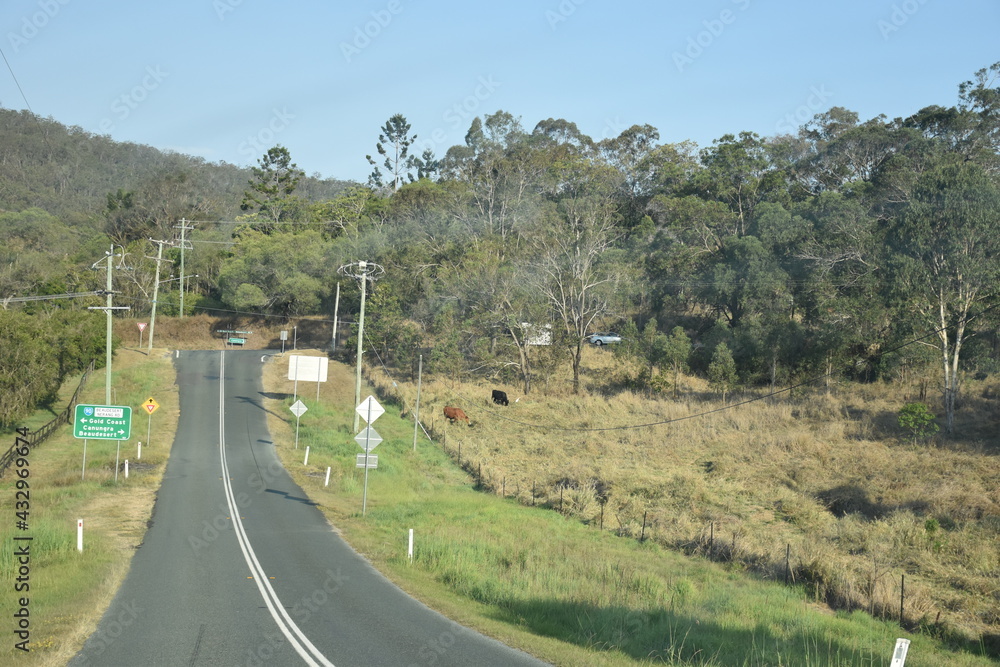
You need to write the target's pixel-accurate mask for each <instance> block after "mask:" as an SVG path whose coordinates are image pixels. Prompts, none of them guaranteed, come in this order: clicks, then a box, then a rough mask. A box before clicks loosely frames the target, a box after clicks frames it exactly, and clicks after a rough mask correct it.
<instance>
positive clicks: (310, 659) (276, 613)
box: [219, 350, 334, 667]
mask: <svg viewBox="0 0 1000 667" xmlns="http://www.w3.org/2000/svg"><path fill="white" fill-rule="evenodd" d="M219 364H220V365H219V456H220V458H221V459H222V485H223V487H224V488H225V490H226V503H227V504H228V505H229V513H230V515H231V516H232V517H233V529H234V530H235V532H236V539H237V540H238V541H239V543H240V549H241V550H242V551H243V558H245V559H246V562H247V566H248V567H249V568H250V574H251V576H252V577H253V580H254V583H256V584H257V590H258V591H260V596H261V597H262V598H263V599H264V604H266V605H267V609H268V611H269V612H271V616H272V617H273V618H274V622H275V623H277V624H278V629H279V630H281V633H282V634H283V635H285V638H286V639H287V640H288V643H289V644H290V645H291V646H292V648H294V649H295V651H296V653H298V654H299V655H300V656H301V657H302V659H303V660H304V661H305V662H306V664H307V665H311V666H313V667H319V666H320V665H322V666H323V667H334V665H333V663H332V662H330V661H329V660H327V659H326V658H325V657H324V656H323V654H322V653H320V651H319V649H317V648H316V647H315V646H313V644H312V642H310V641H309V638H308V637H306V635H305V633H304V632H302V630H301V629H300V628H299V626H297V625H296V624H295V621H293V620H292V619H291V617H290V616H289V615H288V612H287V611H286V610H285V607H284V605H282V604H281V600H279V599H278V595H277V593H275V592H274V589H273V588H272V587H271V582H270V581H268V578H267V575H266V574H265V573H264V568H263V567H262V566H261V564H260V561H258V560H257V554H255V553H254V550H253V547H252V546H251V545H250V539H249V538H248V537H247V534H246V531H245V530H244V529H243V521H242V520H241V519H240V511H239V508H238V507H237V506H236V498H235V496H234V495H233V485H232V484H231V483H230V481H229V465H228V463H227V462H226V419H225V404H226V393H225V379H226V353H225V351H224V350H223V351H222V352H221V361H220V362H219Z"/></svg>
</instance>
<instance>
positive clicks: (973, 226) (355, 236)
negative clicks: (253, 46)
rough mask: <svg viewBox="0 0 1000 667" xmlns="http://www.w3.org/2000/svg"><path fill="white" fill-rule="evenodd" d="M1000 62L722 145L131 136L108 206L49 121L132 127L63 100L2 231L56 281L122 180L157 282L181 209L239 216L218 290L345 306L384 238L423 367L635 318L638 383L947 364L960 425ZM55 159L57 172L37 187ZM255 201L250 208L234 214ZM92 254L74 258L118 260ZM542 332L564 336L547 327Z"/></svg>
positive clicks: (987, 359)
mask: <svg viewBox="0 0 1000 667" xmlns="http://www.w3.org/2000/svg"><path fill="white" fill-rule="evenodd" d="M998 74H1000V63H998V64H997V65H993V66H992V67H990V68H987V69H984V70H981V71H980V72H977V73H975V75H974V77H973V78H972V79H971V80H969V81H967V82H965V83H962V84H961V85H960V86H959V90H958V93H959V94H958V100H957V103H956V104H955V105H953V106H937V105H934V106H928V107H926V108H924V109H922V110H920V111H919V112H917V113H916V114H914V115H912V116H910V117H908V118H895V119H888V118H886V117H884V116H879V117H876V118H872V119H869V120H862V119H860V118H859V117H858V115H857V114H856V113H854V112H852V111H850V110H847V109H844V108H839V107H834V108H831V109H829V110H828V111H826V112H824V113H821V114H818V115H817V116H815V117H814V118H813V119H812V120H811V121H809V122H808V123H806V124H805V125H804V126H803V127H801V128H799V130H798V132H797V133H795V134H794V135H792V134H790V135H781V136H773V137H761V136H758V135H757V134H755V133H752V132H742V133H739V134H738V135H725V136H722V137H720V138H719V139H717V140H716V141H714V142H713V143H712V145H711V146H707V147H703V148H701V149H699V148H698V147H697V146H695V145H693V144H691V143H689V142H682V143H674V144H670V143H660V136H659V132H658V130H657V129H656V128H654V127H652V126H649V125H636V126H633V127H630V128H628V129H626V130H625V131H623V132H622V133H621V134H620V135H619V136H617V137H612V138H608V139H604V140H600V141H597V140H594V139H592V138H591V137H588V136H586V135H585V134H583V133H582V132H580V131H579V129H578V128H577V126H576V125H575V124H574V123H573V122H571V121H569V120H565V119H551V118H550V119H547V120H543V121H541V122H539V123H537V124H536V125H535V126H534V127H533V128H530V129H529V128H526V127H525V126H523V125H522V122H521V120H520V119H519V118H517V117H515V116H513V115H512V114H510V113H507V112H505V111H497V112H496V113H493V114H487V115H484V116H482V117H478V118H475V119H474V120H473V121H472V123H471V125H470V127H469V130H468V132H467V134H466V136H465V139H464V142H463V143H462V144H460V145H457V146H454V147H452V148H450V149H449V150H448V151H447V152H446V153H445V154H444V155H442V156H440V157H435V156H434V155H433V154H431V153H430V152H429V151H424V153H423V154H422V155H421V157H420V158H416V157H415V156H413V155H411V154H410V153H409V149H410V147H411V146H413V145H415V143H414V140H415V139H416V135H415V134H413V135H411V134H410V125H409V123H408V122H407V121H406V119H405V117H404V116H403V115H402V114H396V115H394V116H392V117H391V118H390V119H389V120H388V122H387V123H386V124H385V125H384V126H383V127H381V128H379V129H380V130H381V134H378V141H377V142H375V145H376V150H377V153H378V154H379V156H381V157H380V158H379V159H381V158H385V159H384V162H383V163H382V166H383V167H384V168H385V169H386V174H384V175H383V173H382V172H381V170H379V169H376V170H375V171H374V172H373V176H372V178H371V179H370V180H369V183H368V184H367V185H366V186H361V185H352V186H350V187H346V188H344V187H342V188H341V189H339V190H338V191H337V192H336V193H335V194H334V195H332V196H324V195H322V194H320V193H317V192H316V189H315V185H316V184H315V183H313V182H311V181H310V179H307V178H304V175H303V173H302V172H301V171H300V170H298V167H297V166H296V165H295V164H294V163H293V162H291V156H290V154H289V152H288V151H287V149H284V148H283V147H280V146H276V147H274V148H272V149H271V150H269V151H268V152H267V153H266V154H265V155H264V156H262V158H261V160H260V161H259V167H258V168H255V169H253V170H251V171H250V172H249V173H247V172H245V171H242V172H240V171H232V170H228V168H226V167H224V166H219V165H216V166H211V165H205V164H199V163H197V161H194V162H191V161H189V162H186V163H184V164H183V165H180V164H179V161H180V160H181V157H180V156H175V155H162V154H161V155H156V156H155V157H154V158H150V161H149V162H148V163H143V165H144V166H143V168H142V171H143V174H144V176H145V177H144V178H141V179H133V180H132V181H128V179H126V178H123V176H122V174H128V173H129V171H130V170H131V171H132V172H136V173H138V172H139V171H140V169H139V167H137V166H135V164H136V162H135V160H136V159H137V155H138V154H137V153H136V151H137V150H138V149H139V148H141V147H131V148H130V149H129V150H130V151H132V152H131V153H128V154H129V155H130V156H131V158H130V159H132V162H129V161H128V160H125V161H118V162H115V161H110V162H111V163H113V164H121V165H122V166H121V168H118V167H116V168H115V172H114V174H113V175H109V174H107V173H99V170H96V169H95V170H93V173H91V174H90V175H89V176H88V178H87V179H84V181H85V183H86V185H85V186H82V190H84V191H86V192H87V193H88V196H89V197H90V198H89V199H88V200H86V201H89V202H90V205H91V208H88V207H87V206H85V205H83V204H82V202H83V201H84V199H77V200H74V201H75V202H77V203H75V204H72V205H71V208H72V210H67V209H56V208H50V207H49V206H48V204H50V203H51V202H52V201H54V200H55V199H59V197H58V196H57V195H58V194H59V193H60V186H59V179H58V177H57V176H56V171H57V170H55V168H54V167H53V165H54V164H56V163H58V162H60V161H57V160H55V155H54V154H53V153H52V152H51V150H50V149H49V148H43V145H44V144H45V142H46V141H51V142H52V144H53V145H55V146H64V150H70V148H69V147H75V148H74V150H76V152H77V153H76V154H77V155H78V158H77V163H79V162H80V161H81V160H100V158H99V157H98V156H97V155H98V154H99V153H101V151H105V152H108V151H112V150H113V148H114V146H113V145H111V144H110V143H109V142H108V140H106V139H105V138H101V137H84V138H86V139H87V141H82V140H81V141H76V142H74V138H76V139H81V137H79V135H80V133H79V132H75V131H74V130H72V129H66V128H62V129H59V126H57V125H56V124H54V123H50V125H51V127H48V130H47V132H46V133H44V134H45V136H47V137H48V139H45V138H44V137H42V136H39V135H40V133H39V131H38V130H37V128H36V129H30V127H34V126H33V125H32V123H31V122H29V121H28V120H27V119H26V118H24V117H23V116H24V115H23V114H21V115H20V116H19V117H18V118H17V120H18V123H19V124H20V132H21V133H24V134H27V135H29V136H30V137H33V139H32V140H33V141H34V142H35V145H34V147H33V148H32V149H31V150H29V151H27V153H28V154H30V155H32V156H34V162H32V163H31V164H28V161H26V160H25V159H24V158H23V157H21V158H20V162H18V161H17V160H14V162H16V164H14V163H12V162H11V157H10V156H12V155H14V154H15V153H17V152H16V151H12V150H11V149H10V148H9V147H8V146H6V145H5V144H0V146H4V148H3V149H0V150H5V151H6V153H5V154H4V155H0V169H3V170H5V171H3V173H2V174H0V183H3V184H4V185H3V187H4V188H5V192H4V193H2V195H0V202H4V204H3V205H4V206H6V207H7V208H8V209H9V210H11V211H15V213H9V214H5V215H8V216H9V215H14V216H20V217H15V218H12V219H11V220H13V222H9V221H8V222H6V223H5V222H4V220H5V218H2V217H0V231H2V230H4V229H6V230H11V229H14V228H16V227H17V224H16V221H17V220H19V219H25V220H27V219H28V218H30V219H31V220H32V221H35V220H37V221H40V224H39V225H38V226H39V231H38V232H37V233H36V232H32V233H31V234H26V233H19V234H15V233H14V232H12V231H4V232H2V233H4V234H5V235H8V236H10V238H15V239H16V240H17V242H18V243H20V244H21V246H22V247H24V248H25V251H24V253H16V254H17V258H16V260H15V261H12V262H11V263H10V268H6V267H5V270H6V271H7V274H5V278H6V277H7V276H8V275H9V280H11V281H12V282H11V284H23V285H25V286H29V285H34V286H35V288H36V289H42V284H43V283H41V282H39V280H41V279H42V276H43V275H44V273H45V272H44V271H42V270H41V269H40V268H39V266H38V262H37V261H35V260H34V259H33V255H32V254H31V253H32V252H34V250H33V248H36V247H38V246H39V244H40V241H39V240H38V235H44V234H46V233H57V230H58V229H59V228H60V225H62V226H63V227H66V228H69V229H82V228H83V226H81V225H77V224H74V218H73V216H78V217H79V216H83V217H86V215H88V214H92V213H93V211H94V209H93V207H92V204H93V201H94V197H96V196H97V194H98V193H99V194H100V196H101V197H102V198H103V199H102V201H101V206H100V213H101V220H100V221H99V222H97V223H95V224H96V225H97V226H98V227H100V228H102V229H103V231H104V233H105V236H104V237H102V239H103V241H104V242H107V241H113V242H115V243H119V244H121V246H122V247H123V248H125V249H126V252H127V253H130V256H131V257H134V258H135V259H136V261H135V262H134V266H132V267H131V268H130V269H127V270H126V271H125V272H123V279H124V280H126V282H127V283H128V284H129V285H130V287H129V289H130V290H131V291H130V292H129V295H130V298H133V299H134V300H135V301H136V303H139V304H141V303H143V302H144V300H146V301H145V302H146V303H148V298H149V297H148V292H149V289H150V284H151V279H150V278H149V277H148V276H149V274H151V273H152V271H153V265H152V263H151V262H148V261H146V262H142V261H139V260H140V258H141V257H144V256H149V255H150V254H152V251H151V247H150V246H148V241H145V240H144V239H146V238H147V237H148V235H150V234H160V235H161V238H169V236H170V235H171V234H172V233H173V230H172V225H174V224H176V222H177V220H178V218H179V217H182V216H186V217H188V218H189V219H191V218H194V219H198V220H200V221H212V220H218V221H219V222H218V223H214V222H201V223H199V225H198V226H197V229H196V230H195V231H194V232H193V234H192V238H193V239H194V240H195V246H194V247H193V248H192V251H191V252H190V254H189V256H190V259H189V261H190V262H192V263H193V266H196V267H197V268H196V269H195V270H194V271H193V272H195V273H198V275H199V278H198V279H197V280H196V281H195V282H194V283H193V285H192V289H194V290H195V291H198V292H199V293H201V294H202V295H203V300H202V302H201V305H205V306H207V305H215V306H223V307H226V308H230V309H235V310H241V311H249V312H261V313H269V314H275V315H280V316H292V315H308V314H317V313H324V314H329V313H330V312H331V311H332V308H333V303H332V301H333V295H334V292H335V284H336V282H337V281H338V279H339V280H341V281H343V279H342V278H340V277H339V276H338V274H337V272H336V271H337V268H338V267H339V266H341V265H343V264H347V263H349V262H351V261H355V260H358V259H366V260H368V261H373V262H376V263H378V264H380V265H382V266H384V267H385V269H386V271H385V275H384V277H383V278H382V279H381V280H379V281H378V283H377V284H376V285H375V286H374V290H373V291H372V292H371V299H372V301H371V306H370V308H369V310H368V314H369V318H370V319H369V322H370V325H369V328H368V335H369V336H370V337H371V341H370V344H372V345H374V346H376V348H377V349H378V350H379V351H380V353H381V355H382V357H383V358H384V359H386V360H389V361H395V362H396V363H398V364H402V365H404V366H405V365H407V364H409V363H410V361H411V360H412V358H413V355H414V353H415V350H416V349H418V348H420V347H424V348H428V347H429V348H432V350H431V352H430V354H429V359H428V363H429V365H430V366H431V369H432V370H437V371H440V372H449V373H454V372H468V373H474V374H479V375H481V376H483V377H491V378H500V379H502V380H505V381H508V382H516V383H519V384H521V385H522V386H523V388H524V391H525V392H528V391H532V390H533V389H535V388H537V387H538V386H539V385H544V384H545V382H546V381H547V379H548V377H549V376H550V374H551V372H552V370H553V369H554V368H556V367H557V365H558V364H562V363H566V364H568V365H569V367H570V368H571V369H572V371H573V378H574V385H575V386H576V387H579V383H580V375H581V366H582V363H583V355H582V350H583V347H584V346H585V345H586V343H585V337H586V336H587V334H589V333H591V332H593V331H595V330H597V329H603V328H620V329H621V330H622V331H623V332H624V333H625V337H626V344H624V345H622V346H621V348H620V349H619V354H621V355H623V356H626V357H629V358H631V359H633V360H635V362H636V364H635V366H634V368H636V369H638V370H636V371H635V372H634V374H633V376H632V377H631V378H629V379H627V384H628V385H629V386H632V387H634V388H637V389H641V390H645V391H666V392H670V391H676V388H677V386H676V385H677V378H678V375H679V373H680V372H681V371H682V370H687V371H690V372H694V373H698V374H701V375H703V376H704V377H705V378H706V379H708V380H709V381H710V382H711V384H712V386H713V387H715V388H716V390H717V391H719V392H720V393H721V394H727V393H729V392H731V391H732V390H733V389H735V388H737V387H739V386H746V385H770V386H777V385H782V384H789V383H792V382H794V381H797V380H801V379H803V378H808V377H816V376H822V375H826V376H828V377H836V376H845V377H849V378H853V379H858V380H863V381H867V380H874V379H877V378H891V377H894V375H895V374H896V373H899V372H903V371H907V370H908V369H914V368H918V369H927V368H934V373H935V374H936V376H938V377H940V378H941V387H942V391H943V395H944V399H945V407H946V410H947V416H948V422H947V427H948V428H949V430H950V428H951V426H952V424H951V421H950V420H951V415H952V414H953V409H954V404H955V399H956V396H957V395H958V392H959V390H960V383H961V377H962V375H963V373H967V372H969V371H976V372H982V373H991V372H993V371H995V370H997V366H998V358H997V352H996V347H997V345H998V339H997V333H996V323H997V318H996V317H995V310H994V308H995V305H996V302H995V299H996V296H997V295H996V288H995V285H996V284H997V280H996V278H997V275H996V274H997V271H998V268H1000V263H998V252H1000V233H998V232H1000V229H998V226H1000V218H998V215H1000V214H998V211H1000V206H998V204H1000V180H998V179H1000V170H998V166H1000V162H998V148H1000V87H998V85H997V76H998ZM5 113H10V112H5ZM15 115H16V114H15ZM32 122H34V123H36V124H38V123H39V121H37V120H35V121H32ZM46 123H49V121H40V124H41V127H47V125H46ZM373 129H374V128H373ZM12 134H13V135H14V136H20V135H19V132H18V131H13V132H12ZM374 134H375V133H374V132H373V135H374ZM52 137H59V139H58V140H53V139H52ZM17 140H18V141H28V139H25V138H24V137H20V138H19V139H17ZM117 150H124V149H123V148H121V147H120V146H119V147H118V148H117ZM126 152H127V151H126ZM369 162H370V163H372V164H375V165H376V167H378V161H377V159H376V158H372V157H371V156H369ZM71 163H72V161H71ZM130 164H131V165H132V166H129V165H130ZM209 167H212V168H209ZM33 169H35V170H42V171H43V172H44V178H42V179H41V180H40V181H39V182H41V183H42V184H43V187H40V188H38V189H37V190H36V189H32V188H31V187H29V185H28V184H29V183H30V182H31V181H32V180H33V179H32V173H33V172H32V170H33ZM46 169H48V170H49V171H45V170H46ZM88 173H89V172H88ZM237 181H239V191H240V194H239V195H236V194H235V189H234V188H235V185H234V184H235V183H236V182H237ZM66 182H67V183H75V181H74V180H73V179H72V178H69V179H68V180H67V181H66ZM123 182H128V183H131V185H128V186H123V185H122V183H123ZM341 185H343V184H341ZM74 187H77V189H78V190H79V189H81V187H80V186H74ZM309 187H312V188H313V189H312V190H311V191H310V190H309V189H308V188H309ZM63 190H65V188H64V189H63ZM60 201H65V200H60ZM240 203H241V204H242V206H241V207H240V208H241V209H242V210H241V212H240V213H239V214H238V216H239V217H236V216H232V217H228V216H227V215H224V213H223V212H226V213H227V212H228V211H233V210H234V209H235V207H236V206H238V205H239V204H240ZM30 205H35V206H38V207H39V208H40V209H42V210H41V211H36V212H30V211H29V208H28V207H29V206H30ZM62 205H63V206H66V204H62ZM46 214H49V215H50V216H51V215H57V216H58V219H52V218H51V217H50V218H46V217H45V216H46ZM24 216H28V218H25V217H24ZM31 216H34V217H31ZM234 218H235V222H237V223H239V224H227V223H228V222H231V221H233V220H234ZM5 225H6V226H5ZM32 225H33V226H34V223H33V222H32ZM46 230H48V231H46ZM33 234H34V236H33ZM199 242H201V243H205V242H208V243H205V244H204V245H198V243H199ZM33 244H34V245H33ZM82 245H83V246H84V247H86V242H83V243H82ZM87 250H88V251H91V248H87ZM177 253H178V250H177V249H176V248H174V249H172V250H170V251H168V255H169V257H170V258H171V259H176V258H177V257H176V256H177ZM76 254H77V255H79V254H83V252H82V251H81V252H80V253H76ZM90 254H91V256H93V253H92V252H90ZM39 261H40V260H39ZM67 262H68V264H69V265H70V266H69V267H67V268H66V274H65V277H63V278H61V280H63V281H64V282H72V283H73V284H75V285H76V284H79V285H86V284H93V283H94V282H95V276H81V274H80V273H79V271H77V272H76V273H74V272H73V266H72V265H73V263H74V259H73V257H69V258H67ZM59 270H60V271H62V270H63V268H62V267H59ZM129 270H130V271H131V274H129V273H128V271H129ZM15 281H20V283H17V282H15ZM129 281H130V282H129ZM343 286H344V287H347V288H348V289H344V290H343V291H342V298H343V300H342V308H343V307H344V306H346V307H347V308H355V309H356V308H357V306H358V304H357V298H358V295H357V292H358V290H356V289H350V287H351V286H350V285H347V284H345V285H343ZM123 291H124V288H123ZM541 332H544V333H545V336H546V337H547V338H548V339H550V340H551V343H552V344H551V345H537V344H536V343H538V342H539V335H540V333H541ZM912 341H916V343H914V344H908V343H910V342H912ZM929 364H930V365H933V366H929Z"/></svg>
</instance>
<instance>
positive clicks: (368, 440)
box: [354, 396, 385, 516]
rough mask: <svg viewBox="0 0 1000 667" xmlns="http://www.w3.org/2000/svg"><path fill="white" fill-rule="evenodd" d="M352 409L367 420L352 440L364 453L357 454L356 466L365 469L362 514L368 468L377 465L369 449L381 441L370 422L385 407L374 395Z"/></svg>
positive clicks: (364, 503)
mask: <svg viewBox="0 0 1000 667" xmlns="http://www.w3.org/2000/svg"><path fill="white" fill-rule="evenodd" d="M354 411H355V412H357V413H358V415H360V416H361V417H362V418H364V420H365V421H366V422H368V426H366V427H365V428H364V430H363V431H361V433H358V434H357V435H356V436H354V440H355V441H356V442H357V443H358V444H359V445H361V449H363V450H365V453H364V454H358V463H357V467H359V468H361V467H363V468H364V469H365V490H364V495H363V496H362V500H361V516H364V515H365V512H366V511H367V510H368V469H369V468H377V467H378V457H376V456H372V455H371V451H372V450H373V449H375V448H376V447H378V443H380V442H382V436H380V435H379V434H378V432H376V431H375V429H374V428H372V422H374V421H375V420H376V419H378V418H379V417H381V416H382V414H383V413H384V412H385V408H383V407H382V406H381V405H379V402H378V401H376V400H375V397H374V396H369V397H368V398H366V399H365V400H363V401H361V403H359V404H358V407H356V408H355V409H354Z"/></svg>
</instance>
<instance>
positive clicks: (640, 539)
mask: <svg viewBox="0 0 1000 667" xmlns="http://www.w3.org/2000/svg"><path fill="white" fill-rule="evenodd" d="M648 511H649V510H643V511H642V532H641V533H639V541H640V542H644V541H645V540H646V512H648Z"/></svg>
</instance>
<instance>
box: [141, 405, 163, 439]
mask: <svg viewBox="0 0 1000 667" xmlns="http://www.w3.org/2000/svg"><path fill="white" fill-rule="evenodd" d="M142 407H143V409H145V410H146V415H147V417H146V446H147V447H148V446H149V433H150V428H151V427H152V424H153V413H154V412H156V410H157V408H159V407H160V404H159V403H157V402H156V401H155V400H154V399H153V397H152V396H150V397H149V398H147V399H146V402H145V403H143V404H142Z"/></svg>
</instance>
